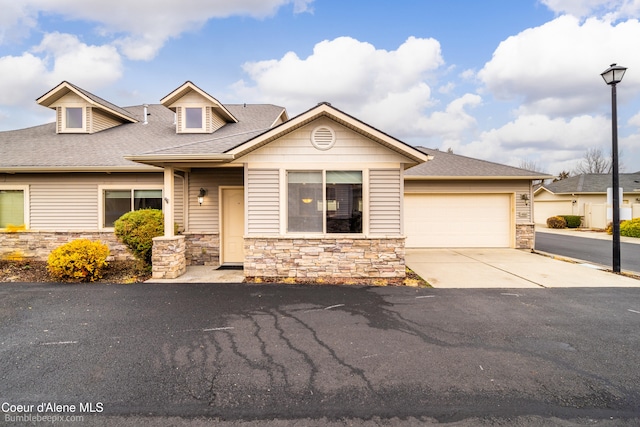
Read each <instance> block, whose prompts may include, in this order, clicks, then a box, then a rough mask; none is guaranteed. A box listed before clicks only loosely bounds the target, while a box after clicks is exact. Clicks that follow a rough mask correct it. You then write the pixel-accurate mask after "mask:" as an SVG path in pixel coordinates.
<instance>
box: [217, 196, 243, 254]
mask: <svg viewBox="0 0 640 427" xmlns="http://www.w3.org/2000/svg"><path fill="white" fill-rule="evenodd" d="M221 192H222V218H221V219H222V236H221V239H222V253H221V254H220V263H234V264H235V263H242V262H244V238H243V235H244V189H243V188H223V189H222V190H221Z"/></svg>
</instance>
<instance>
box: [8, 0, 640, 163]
mask: <svg viewBox="0 0 640 427" xmlns="http://www.w3.org/2000/svg"><path fill="white" fill-rule="evenodd" d="M0 10H3V14H2V16H0V75H2V76H3V78H2V79H0V130H10V129H17V128H22V127H27V126H33V125H37V124H41V123H44V122H47V121H51V120H53V114H52V112H51V111H50V110H48V109H46V108H44V107H40V106H38V105H37V104H36V103H35V102H34V100H35V99H36V98H37V97H39V96H40V95H42V94H44V93H45V92H46V91H47V90H49V89H50V88H52V87H54V86H55V85H57V84H58V83H59V82H60V81H62V80H68V81H70V82H72V83H74V84H76V85H79V86H80V87H82V88H84V89H86V90H89V91H91V92H93V93H95V94H96V95H99V96H101V97H103V98H105V99H107V100H108V101H111V102H113V103H115V104H117V105H120V106H127V105H136V104H142V103H157V102H158V101H159V100H160V99H161V98H162V97H163V96H164V95H166V94H168V93H169V92H171V91H172V90H173V89H175V88H176V87H177V86H179V85H180V84H181V83H183V82H184V81H185V80H191V81H193V82H194V83H195V84H197V85H198V86H200V87H201V88H202V89H204V90H206V91H207V92H209V93H210V94H211V95H213V96H215V97H216V98H218V99H219V100H220V101H221V102H223V103H242V102H247V103H274V104H278V105H282V106H284V107H286V108H287V109H288V111H289V114H290V116H293V115H295V114H298V113H300V112H302V111H304V110H306V109H308V108H310V107H312V106H314V105H316V104H317V103H318V102H320V101H328V102H331V103H332V104H333V105H334V106H336V107H337V108H339V109H341V110H343V111H345V112H347V113H349V114H352V115H354V116H356V117H358V118H360V119H361V120H364V121H365V122H367V123H369V124H371V125H373V126H375V127H377V128H379V129H382V130H384V131H386V132H388V133H390V134H392V135H394V136H396V137H397V138H399V139H402V140H403V141H405V142H407V143H410V144H414V145H423V146H427V147H431V148H439V149H442V150H446V149H447V148H452V149H453V150H454V152H455V153H457V154H462V155H467V156H471V157H476V158H482V159H487V160H492V161H496V162H499V163H505V164H510V165H513V166H519V165H520V164H522V162H524V161H528V162H529V163H534V164H535V165H536V166H537V167H538V169H540V170H541V171H545V172H548V173H551V174H557V173H559V172H560V171H562V170H571V169H573V168H574V167H575V164H576V162H578V161H579V160H580V159H581V158H582V157H583V155H584V153H585V152H586V150H587V149H590V148H600V149H601V150H602V151H603V152H604V153H605V154H607V155H608V154H609V153H610V146H611V120H610V108H611V105H610V93H611V92H610V88H609V87H607V86H606V85H605V84H604V82H603V80H602V78H601V77H600V75H599V74H600V73H601V72H602V71H604V70H605V69H606V68H607V67H608V66H609V64H611V63H613V62H617V63H618V64H620V65H624V66H626V67H629V71H628V72H627V75H626V76H625V78H624V80H623V82H622V83H620V84H619V85H618V97H619V110H618V111H619V129H620V147H621V151H622V163H623V165H624V170H625V171H627V172H635V171H638V170H640V55H638V53H637V52H638V45H637V41H638V40H640V23H639V22H638V17H639V16H640V1H638V0H519V1H510V0H484V1H481V2H479V1H475V0H468V1H463V0H452V1H431V0H396V1H393V2H390V1H382V0H367V1H365V0H352V1H346V2H345V1H338V0H236V1H228V0H227V1H223V0H210V1H205V0H180V1H175V0H174V1H166V0H135V1H131V0H127V1H123V0H110V1H102V0H101V1H91V0H84V1H82V0H22V1H20V2H15V0H0ZM0 142H1V134H0Z"/></svg>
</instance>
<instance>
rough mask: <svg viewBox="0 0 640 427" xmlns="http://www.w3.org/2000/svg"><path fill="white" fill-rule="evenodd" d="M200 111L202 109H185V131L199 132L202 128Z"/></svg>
mask: <svg viewBox="0 0 640 427" xmlns="http://www.w3.org/2000/svg"><path fill="white" fill-rule="evenodd" d="M202 110H203V108H193V107H186V108H185V114H184V127H185V129H191V130H196V129H198V130H201V129H202V128H203V126H202V123H203V120H202Z"/></svg>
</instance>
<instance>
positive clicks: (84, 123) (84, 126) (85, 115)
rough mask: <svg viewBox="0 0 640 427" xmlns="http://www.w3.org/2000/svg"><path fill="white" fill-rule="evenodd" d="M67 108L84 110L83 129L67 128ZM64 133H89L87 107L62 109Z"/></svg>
mask: <svg viewBox="0 0 640 427" xmlns="http://www.w3.org/2000/svg"><path fill="white" fill-rule="evenodd" d="M67 108H81V109H82V127H79V128H69V127H67ZM61 119H62V132H64V133H87V107H86V106H85V105H66V106H64V107H62V118H61Z"/></svg>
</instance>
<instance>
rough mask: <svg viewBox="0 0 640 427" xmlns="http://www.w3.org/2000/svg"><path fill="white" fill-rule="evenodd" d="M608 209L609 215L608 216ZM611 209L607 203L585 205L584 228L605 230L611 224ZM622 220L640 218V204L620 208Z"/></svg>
mask: <svg viewBox="0 0 640 427" xmlns="http://www.w3.org/2000/svg"><path fill="white" fill-rule="evenodd" d="M607 208H608V209H609V214H608V215H607ZM610 211H611V207H610V206H609V205H607V204H605V203H585V204H584V221H583V222H582V226H583V227H587V228H597V229H604V228H606V227H607V224H608V223H609V222H611V220H610V219H607V217H610V216H611V214H610ZM620 218H621V219H629V218H640V203H634V204H633V205H622V206H621V207H620Z"/></svg>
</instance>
